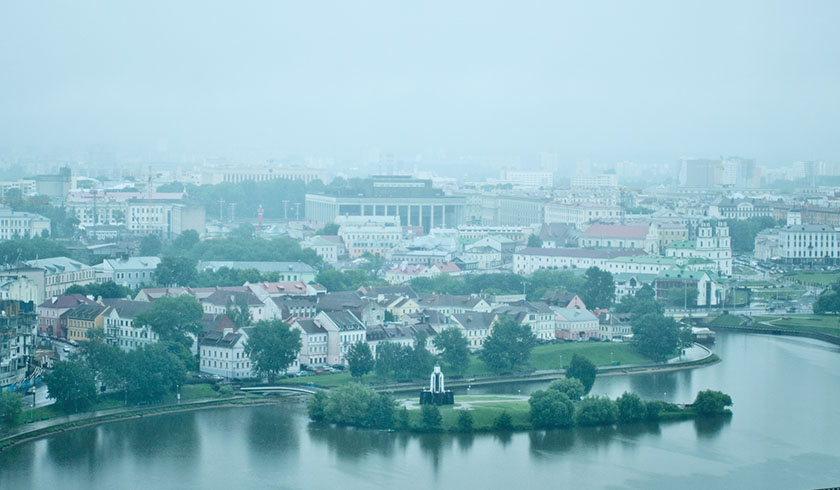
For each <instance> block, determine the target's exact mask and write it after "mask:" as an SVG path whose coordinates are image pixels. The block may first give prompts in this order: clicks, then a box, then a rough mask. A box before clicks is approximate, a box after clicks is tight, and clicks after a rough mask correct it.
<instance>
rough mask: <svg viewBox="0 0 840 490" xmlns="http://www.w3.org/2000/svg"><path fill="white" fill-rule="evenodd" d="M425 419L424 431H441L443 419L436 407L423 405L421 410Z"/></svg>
mask: <svg viewBox="0 0 840 490" xmlns="http://www.w3.org/2000/svg"><path fill="white" fill-rule="evenodd" d="M420 411H421V412H422V416H423V417H422V418H423V429H425V430H427V431H430V432H431V431H438V430H440V424H441V423H443V417H441V415H440V410H439V409H438V407H436V406H435V405H423V408H422V409H421V410H420Z"/></svg>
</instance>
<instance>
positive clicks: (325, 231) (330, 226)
mask: <svg viewBox="0 0 840 490" xmlns="http://www.w3.org/2000/svg"><path fill="white" fill-rule="evenodd" d="M315 234H316V235H338V225H337V224H335V223H327V224H326V225H324V227H323V228H321V229H320V230H318V231H316V232H315Z"/></svg>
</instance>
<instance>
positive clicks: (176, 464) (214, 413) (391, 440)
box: [0, 333, 840, 490]
mask: <svg viewBox="0 0 840 490" xmlns="http://www.w3.org/2000/svg"><path fill="white" fill-rule="evenodd" d="M714 350H715V352H716V353H718V355H720V357H721V358H722V359H723V362H721V363H718V364H715V365H713V366H708V367H704V368H699V369H694V370H686V371H676V372H668V373H650V374H640V375H633V376H610V377H599V378H598V380H597V381H596V383H595V386H594V388H593V392H594V393H595V394H603V395H609V396H611V397H616V396H618V395H620V394H621V393H622V392H624V391H625V390H628V391H634V392H636V393H639V394H640V395H642V396H643V397H645V398H658V399H664V400H668V401H672V402H690V401H692V399H693V398H694V395H695V394H696V392H697V391H698V390H702V389H707V388H712V389H718V390H722V391H724V392H726V393H729V394H731V395H732V398H733V400H734V402H735V406H734V408H733V411H734V415H733V416H732V417H731V418H730V419H718V420H710V421H693V420H689V421H680V422H671V423H663V424H659V425H645V424H640V425H633V426H626V427H621V428H619V429H615V428H598V429H574V430H563V431H549V432H545V431H534V432H522V433H513V434H507V435H497V434H480V435H474V436H473V435H456V436H453V435H445V434H444V435H411V434H389V433H380V432H373V431H363V430H354V429H333V428H314V427H310V426H309V424H308V420H307V417H306V413H305V406H304V405H303V404H302V403H288V404H281V405H271V406H260V407H251V408H220V409H213V410H203V411H196V412H186V413H179V414H170V415H164V416H156V417H147V418H145V419H134V420H127V421H121V422H115V423H110V424H104V425H99V426H95V427H89V428H84V429H79V430H74V431H69V432H66V433H62V434H57V435H54V436H50V437H47V438H44V439H39V440H35V441H31V442H27V443H24V444H20V445H18V446H15V447H13V448H10V449H8V450H6V451H2V452H0V489H3V490H7V489H8V490H18V489H21V490H23V489H63V490H75V489H78V490H88V489H103V490H105V489H108V490H110V489H160V490H162V489H203V490H206V489H231V488H254V489H257V488H259V489H262V488H274V489H356V488H377V489H383V488H393V489H429V488H464V489H476V488H494V489H495V488H500V489H520V490H521V489H529V488H560V487H563V488H607V489H613V488H615V489H618V488H638V489H660V488H661V489H672V488H690V489H693V488H698V489H699V488H703V489H707V488H716V489H724V488H785V489H787V488H818V487H827V486H835V485H840V348H838V347H837V346H833V345H829V344H825V343H822V342H818V341H813V340H810V339H801V338H789V337H772V336H761V335H745V334H737V333H724V334H719V335H718V343H717V345H715V347H714ZM543 386H545V383H522V384H516V385H500V386H496V387H482V388H481V389H480V390H479V389H473V390H471V393H481V392H483V393H523V394H525V393H528V392H530V391H533V390H534V389H538V388H540V387H543Z"/></svg>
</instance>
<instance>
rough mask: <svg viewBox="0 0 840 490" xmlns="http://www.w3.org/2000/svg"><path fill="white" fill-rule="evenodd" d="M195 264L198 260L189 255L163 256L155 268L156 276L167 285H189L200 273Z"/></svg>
mask: <svg viewBox="0 0 840 490" xmlns="http://www.w3.org/2000/svg"><path fill="white" fill-rule="evenodd" d="M195 266H196V261H195V260H194V259H191V258H189V257H172V256H167V257H163V258H162V259H160V263H159V264H158V265H157V267H156V268H155V273H154V278H155V281H156V282H157V283H158V284H160V285H161V286H165V287H171V286H189V285H190V284H191V283H192V282H193V281H195V279H196V277H197V275H198V273H197V272H196V270H195Z"/></svg>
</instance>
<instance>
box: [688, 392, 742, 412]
mask: <svg viewBox="0 0 840 490" xmlns="http://www.w3.org/2000/svg"><path fill="white" fill-rule="evenodd" d="M692 406H693V407H694V411H696V412H697V415H702V416H708V415H719V414H722V413H724V412H725V411H726V407H729V406H732V398H731V397H730V396H729V395H727V394H726V393H723V392H720V391H713V390H704V391H701V392H699V393H697V398H695V399H694V404H693V405H692Z"/></svg>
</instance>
